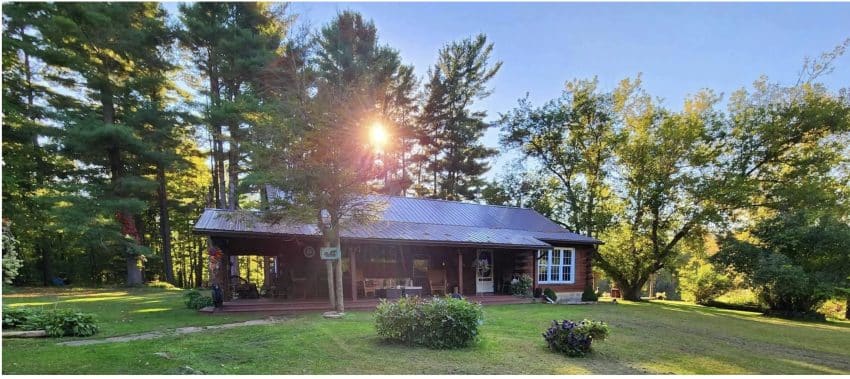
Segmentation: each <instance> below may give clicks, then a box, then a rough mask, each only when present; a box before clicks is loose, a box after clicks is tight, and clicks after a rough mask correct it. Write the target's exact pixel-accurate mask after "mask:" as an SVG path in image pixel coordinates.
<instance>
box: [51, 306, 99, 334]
mask: <svg viewBox="0 0 850 379" xmlns="http://www.w3.org/2000/svg"><path fill="white" fill-rule="evenodd" d="M43 320H44V321H43V322H44V324H43V326H44V330H45V331H46V332H47V335H49V336H52V337H63V336H74V337H87V336H91V335H94V334H95V333H97V331H98V327H97V323H96V321H95V318H94V315H92V314H89V313H81V312H77V311H74V310H71V309H55V310H50V311H47V312H45V316H44V319H43Z"/></svg>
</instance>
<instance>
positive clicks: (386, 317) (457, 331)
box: [375, 296, 483, 349]
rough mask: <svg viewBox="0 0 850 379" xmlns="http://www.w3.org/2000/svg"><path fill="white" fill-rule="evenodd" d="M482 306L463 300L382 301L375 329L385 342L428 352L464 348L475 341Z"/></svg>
mask: <svg viewBox="0 0 850 379" xmlns="http://www.w3.org/2000/svg"><path fill="white" fill-rule="evenodd" d="M482 317H483V313H482V310H481V305H480V304H476V303H471V302H469V301H466V300H463V299H455V298H451V297H448V296H447V297H434V298H432V299H420V298H419V297H405V298H401V299H399V300H397V301H394V302H389V301H386V300H382V301H381V303H380V304H378V307H377V309H376V310H375V328H376V329H377V331H378V335H379V336H380V337H381V338H383V339H386V340H389V341H394V342H400V343H404V344H408V345H419V346H426V347H428V348H431V349H454V348H460V347H466V346H469V345H470V344H472V343H474V342H475V341H476V340H477V338H478V326H479V325H480V324H481V322H482Z"/></svg>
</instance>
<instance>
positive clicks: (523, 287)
mask: <svg viewBox="0 0 850 379" xmlns="http://www.w3.org/2000/svg"><path fill="white" fill-rule="evenodd" d="M532 284H533V281H532V280H531V276H528V274H522V276H520V277H519V278H517V279H516V281H513V282H511V294H513V295H514V296H522V297H529V296H531V286H532Z"/></svg>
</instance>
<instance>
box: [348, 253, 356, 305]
mask: <svg viewBox="0 0 850 379" xmlns="http://www.w3.org/2000/svg"><path fill="white" fill-rule="evenodd" d="M348 271H349V273H350V274H351V300H352V301H357V247H352V248H351V249H349V250H348Z"/></svg>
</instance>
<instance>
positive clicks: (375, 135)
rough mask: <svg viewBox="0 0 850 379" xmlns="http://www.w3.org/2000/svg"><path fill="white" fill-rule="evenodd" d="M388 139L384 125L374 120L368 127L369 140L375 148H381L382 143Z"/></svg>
mask: <svg viewBox="0 0 850 379" xmlns="http://www.w3.org/2000/svg"><path fill="white" fill-rule="evenodd" d="M389 139H390V135H389V133H387V129H386V128H384V125H383V124H381V123H380V122H376V123H374V124H372V127H371V129H369V140H370V142H371V143H372V146H373V147H375V149H377V150H383V148H384V145H386V144H387V142H388V141H389Z"/></svg>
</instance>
